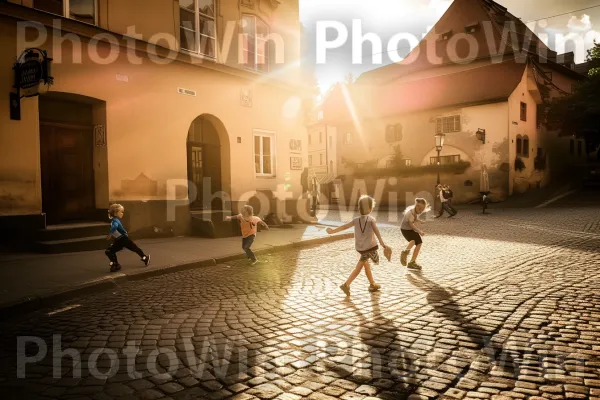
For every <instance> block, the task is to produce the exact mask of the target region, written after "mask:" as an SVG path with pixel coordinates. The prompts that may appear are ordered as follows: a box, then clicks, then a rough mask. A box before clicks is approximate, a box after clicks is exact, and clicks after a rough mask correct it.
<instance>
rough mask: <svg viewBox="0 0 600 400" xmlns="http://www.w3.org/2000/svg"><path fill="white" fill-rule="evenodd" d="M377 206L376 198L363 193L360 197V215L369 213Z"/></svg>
mask: <svg viewBox="0 0 600 400" xmlns="http://www.w3.org/2000/svg"><path fill="white" fill-rule="evenodd" d="M373 208H375V199H374V198H372V197H371V196H367V195H363V196H360V199H358V211H360V215H369V214H371V212H372V211H373Z"/></svg>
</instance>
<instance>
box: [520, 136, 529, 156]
mask: <svg viewBox="0 0 600 400" xmlns="http://www.w3.org/2000/svg"><path fill="white" fill-rule="evenodd" d="M521 152H522V154H523V157H529V137H528V136H527V135H525V136H523V149H522V150H521Z"/></svg>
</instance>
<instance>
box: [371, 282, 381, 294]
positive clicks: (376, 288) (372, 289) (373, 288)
mask: <svg viewBox="0 0 600 400" xmlns="http://www.w3.org/2000/svg"><path fill="white" fill-rule="evenodd" d="M379 289H381V285H378V284H374V285H369V292H371V293H373V292H376V291H378V290H379Z"/></svg>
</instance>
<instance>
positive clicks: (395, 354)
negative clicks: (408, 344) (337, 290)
mask: <svg viewBox="0 0 600 400" xmlns="http://www.w3.org/2000/svg"><path fill="white" fill-rule="evenodd" d="M380 297H381V295H380V294H379V293H374V294H371V307H372V310H373V316H372V318H370V319H369V318H367V317H365V314H363V311H361V310H360V309H359V308H358V307H357V305H356V304H354V302H353V301H352V300H351V298H349V297H347V298H346V299H345V300H343V303H344V304H346V305H348V306H349V308H351V309H352V311H353V312H354V314H355V315H356V316H357V317H358V325H359V326H358V336H359V338H360V340H361V342H362V344H363V345H364V348H363V349H362V350H363V351H365V352H368V356H367V357H365V358H363V357H355V355H354V354H353V353H350V355H349V356H351V357H353V358H352V365H353V366H360V368H361V369H364V368H369V370H370V371H371V372H370V376H369V378H370V379H395V378H397V377H399V376H407V375H409V374H410V373H411V371H412V370H413V369H414V368H413V366H412V359H411V358H408V357H407V355H406V352H405V351H404V349H403V347H402V345H401V344H400V342H399V340H398V336H399V329H398V328H397V327H396V325H395V324H394V321H393V320H391V319H390V318H387V317H386V316H384V315H383V314H382V312H381V309H380V306H379V302H380ZM368 364H370V365H368ZM346 365H347V364H346ZM327 368H328V369H329V370H330V371H333V372H337V373H339V374H340V375H341V376H345V379H347V380H350V381H355V383H357V384H359V385H362V384H363V383H365V381H364V376H362V377H357V379H355V380H353V376H352V375H350V376H347V375H348V372H349V371H351V369H349V368H348V367H347V366H345V365H343V364H333V363H331V364H330V365H328V366H327ZM413 389H414V388H413ZM394 390H396V391H398V390H401V391H403V392H405V393H410V386H409V385H406V386H405V387H404V388H400V387H395V388H394ZM397 394H398V395H400V393H397Z"/></svg>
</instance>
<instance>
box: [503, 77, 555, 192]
mask: <svg viewBox="0 0 600 400" xmlns="http://www.w3.org/2000/svg"><path fill="white" fill-rule="evenodd" d="M538 96H539V91H538V89H537V86H536V85H535V83H534V80H533V79H532V67H531V66H528V67H527V68H526V69H525V71H524V72H523V78H522V80H521V82H520V83H519V85H518V86H517V88H516V89H515V90H514V92H513V93H512V94H511V96H510V98H509V101H508V108H509V121H510V128H509V129H510V146H509V159H510V172H511V175H510V182H509V184H510V186H509V188H510V193H511V194H512V193H513V191H517V192H523V191H525V190H527V189H528V188H529V186H530V185H534V186H537V185H538V182H540V184H541V182H543V181H545V177H546V176H545V174H544V173H543V172H540V171H536V170H535V169H534V159H535V156H536V154H537V148H538V147H542V148H543V146H542V140H541V138H540V137H539V135H538V134H537V133H538V129H537V104H538V103H539V98H538ZM521 102H523V103H525V104H527V121H521ZM518 135H521V136H525V135H527V136H528V138H529V157H521V159H522V160H523V162H524V164H525V169H524V170H523V171H521V172H520V171H516V170H515V158H516V157H517V148H516V146H517V144H516V143H517V136H518Z"/></svg>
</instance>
